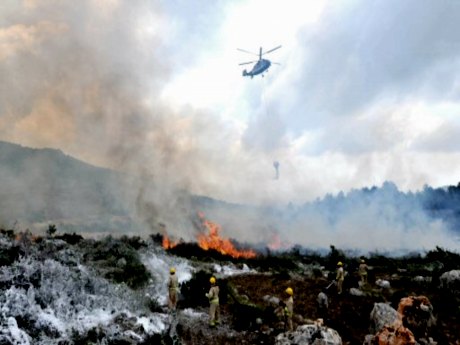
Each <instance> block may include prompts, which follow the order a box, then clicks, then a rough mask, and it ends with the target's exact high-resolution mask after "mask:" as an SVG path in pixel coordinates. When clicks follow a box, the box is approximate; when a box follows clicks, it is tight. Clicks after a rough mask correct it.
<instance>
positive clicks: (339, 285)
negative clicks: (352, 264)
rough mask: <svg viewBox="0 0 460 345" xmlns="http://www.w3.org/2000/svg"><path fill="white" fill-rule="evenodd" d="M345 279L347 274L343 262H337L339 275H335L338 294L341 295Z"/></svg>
mask: <svg viewBox="0 0 460 345" xmlns="http://www.w3.org/2000/svg"><path fill="white" fill-rule="evenodd" d="M344 279H345V274H344V272H343V264H342V262H341V261H339V262H338V263H337V275H336V277H335V280H336V281H337V294H338V295H341V294H342V286H343V281H344Z"/></svg>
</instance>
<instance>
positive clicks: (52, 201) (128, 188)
mask: <svg viewBox="0 0 460 345" xmlns="http://www.w3.org/2000/svg"><path fill="white" fill-rule="evenodd" d="M155 182H156V181H151V180H149V179H146V180H143V181H140V180H139V178H137V177H134V178H133V177H132V176H131V177H130V178H129V179H128V178H127V176H126V175H123V174H121V173H119V172H116V171H112V170H109V169H104V168H100V167H95V166H92V165H89V164H87V163H85V162H83V161H80V160H77V159H75V158H72V157H70V156H68V155H65V154H64V153H63V152H61V151H59V150H54V149H32V148H26V147H22V146H20V145H16V144H11V143H6V142H1V141H0V224H2V226H4V227H5V228H13V227H15V224H18V226H16V228H17V229H24V228H27V227H30V228H31V229H39V230H44V229H46V228H47V226H48V225H49V224H50V223H55V224H57V225H58V227H59V229H61V230H62V231H69V232H78V233H88V232H112V233H115V232H118V233H128V232H131V233H133V232H137V233H144V234H145V233H152V232H158V225H159V224H160V223H161V224H165V225H166V227H167V229H168V232H169V231H171V234H172V235H173V236H177V237H182V236H186V237H187V236H188V239H191V238H194V235H193V233H194V231H195V230H196V229H195V225H194V218H195V217H196V213H197V212H204V213H205V214H206V216H207V218H209V219H212V220H214V221H216V222H217V223H219V224H220V225H222V228H223V229H225V231H226V235H227V236H228V237H233V238H236V239H238V240H241V241H247V242H250V243H260V245H262V246H264V245H267V244H269V243H270V242H277V241H278V242H280V243H279V244H280V245H281V247H285V248H289V247H291V246H293V245H302V246H305V247H314V248H323V249H324V248H326V249H327V248H328V246H329V245H330V244H338V245H340V246H342V245H343V247H348V248H361V249H363V250H373V249H375V248H372V247H368V246H369V244H370V245H374V246H375V245H378V246H379V248H380V249H381V250H387V249H388V250H403V251H404V250H405V251H410V250H418V249H420V248H425V247H427V246H431V247H432V244H433V239H436V241H438V240H439V241H440V242H439V243H436V244H439V245H441V246H444V245H446V243H449V242H451V241H452V239H456V238H458V234H459V232H460V226H459V225H460V185H457V186H448V187H444V188H432V187H429V186H425V188H424V189H423V190H421V191H417V192H407V193H405V192H402V191H399V190H398V188H397V187H396V185H395V184H393V183H391V182H385V183H384V184H383V185H382V186H381V187H375V186H373V187H370V188H362V189H356V190H351V191H349V192H347V193H344V192H340V193H338V194H337V195H326V196H324V197H323V198H318V199H317V200H315V201H312V202H306V203H304V204H301V205H293V204H289V205H286V206H276V207H275V206H271V207H270V206H265V207H257V206H254V205H252V206H251V205H244V204H235V203H227V202H225V201H220V200H216V199H213V198H211V197H209V196H196V195H195V196H193V195H190V194H189V193H188V192H187V191H174V192H172V194H171V195H169V196H168V197H169V199H167V200H166V199H165V196H164V191H163V190H162V191H160V192H158V190H157V188H158V186H161V183H160V182H161V181H160V182H158V183H160V184H158V185H157V184H155ZM162 193H163V194H162ZM299 229H306V230H305V232H303V233H301V236H300V237H299ZM356 229H359V230H360V231H362V232H360V233H355V236H348V234H349V233H350V232H351V231H356ZM368 229H377V230H378V231H372V234H373V235H374V236H376V237H375V238H373V239H371V240H369V239H368V238H367V236H368V234H369V232H368ZM420 231H422V233H423V236H420ZM363 235H365V236H363ZM401 236H405V237H404V238H401ZM337 238H340V239H341V240H342V241H343V243H337V242H336V241H337ZM394 239H397V241H395V240H394ZM420 239H423V240H424V241H422V242H419V240H420ZM352 240H353V241H352ZM386 240H388V242H386ZM346 241H348V242H346ZM398 241H399V242H400V243H399V244H398V243H397V242H398ZM441 241H442V242H441ZM395 243H396V245H397V246H396V247H395Z"/></svg>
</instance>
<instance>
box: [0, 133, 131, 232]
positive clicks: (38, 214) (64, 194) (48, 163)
mask: <svg viewBox="0 0 460 345" xmlns="http://www.w3.org/2000/svg"><path fill="white" fill-rule="evenodd" d="M121 181H122V178H121V175H120V174H119V173H116V172H114V171H111V170H108V169H103V168H98V167H94V166H91V165H89V164H86V163H84V162H82V161H79V160H77V159H74V158H72V157H70V156H68V155H65V154H64V153H62V152H61V151H59V150H53V149H32V148H26V147H22V146H19V145H15V144H10V143H6V142H0V221H1V222H3V223H4V224H5V226H6V225H11V224H13V223H14V222H15V221H18V222H20V223H21V222H27V223H40V222H48V221H59V220H63V219H67V220H78V222H79V223H84V222H85V221H88V222H89V221H91V220H92V219H94V218H96V217H101V216H103V215H106V216H126V215H127V214H128V207H127V206H126V205H125V204H124V199H125V198H124V196H123V193H122V192H121V189H120V187H119V186H120V183H121Z"/></svg>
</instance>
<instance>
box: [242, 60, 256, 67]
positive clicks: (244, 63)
mask: <svg viewBox="0 0 460 345" xmlns="http://www.w3.org/2000/svg"><path fill="white" fill-rule="evenodd" d="M254 62H257V61H249V62H242V63H239V64H238V65H240V66H241V65H249V64H251V63H254Z"/></svg>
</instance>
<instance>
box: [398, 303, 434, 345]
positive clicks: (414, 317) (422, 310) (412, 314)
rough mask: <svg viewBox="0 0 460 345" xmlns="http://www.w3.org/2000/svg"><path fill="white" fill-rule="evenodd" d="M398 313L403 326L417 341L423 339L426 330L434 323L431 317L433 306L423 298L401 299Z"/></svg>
mask: <svg viewBox="0 0 460 345" xmlns="http://www.w3.org/2000/svg"><path fill="white" fill-rule="evenodd" d="M398 313H399V314H401V316H402V322H403V325H404V326H405V327H408V328H409V329H410V330H411V331H412V332H413V333H414V335H415V337H416V338H417V339H418V338H424V337H425V336H426V335H427V331H428V328H429V327H431V326H434V325H435V323H436V319H435V317H434V316H433V306H432V305H431V303H430V300H429V299H428V298H427V297H425V296H409V297H405V298H401V301H400V302H399V305H398Z"/></svg>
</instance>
